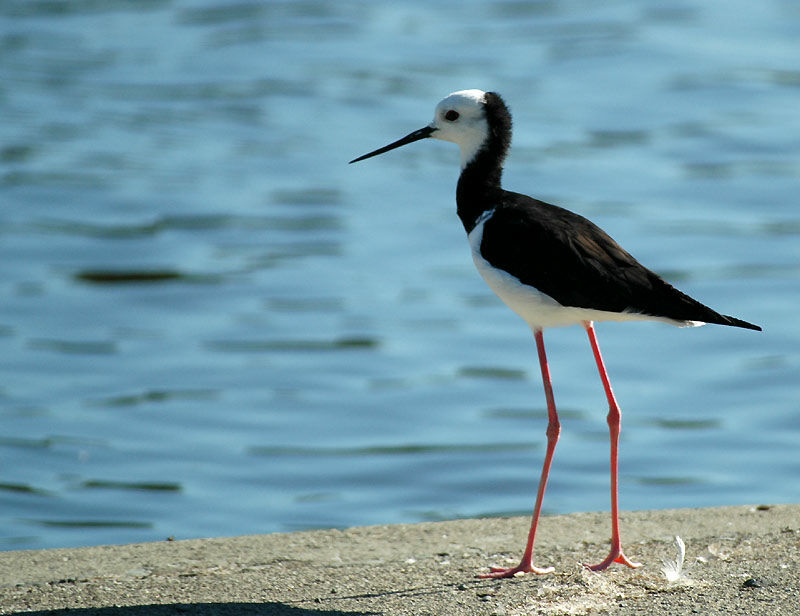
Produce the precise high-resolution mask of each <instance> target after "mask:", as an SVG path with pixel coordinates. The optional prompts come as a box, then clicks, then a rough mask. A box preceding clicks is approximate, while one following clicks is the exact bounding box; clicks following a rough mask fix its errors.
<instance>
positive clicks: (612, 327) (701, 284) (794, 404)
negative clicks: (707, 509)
mask: <svg viewBox="0 0 800 616" xmlns="http://www.w3.org/2000/svg"><path fill="white" fill-rule="evenodd" d="M798 40H800V6H798V4H797V3H796V2H794V1H791V0H767V1H764V2H750V1H745V0H739V1H734V2H724V3H723V2H701V1H699V0H697V1H694V2H690V1H683V2H681V1H679V2H670V3H659V2H621V1H611V2H602V3H600V2H593V1H591V0H582V1H581V0H574V1H555V0H552V1H540V2H522V1H515V2H512V1H506V2H499V1H498V2H477V1H472V2H464V1H462V0H460V1H458V2H455V1H449V2H437V3H430V2H427V1H425V2H423V1H418V0H413V1H410V2H367V1H364V2H347V1H344V2H321V1H312V0H308V1H302V0H286V1H284V2H279V1H269V2H256V1H252V2H247V1H244V2H210V1H206V2H200V1H193V0H183V1H178V0H175V1H168V0H146V1H145V0H128V1H126V0H104V1H97V2H94V1H90V0H82V1H71V0H61V1H59V0H52V1H47V2H44V1H38V0H7V1H5V2H3V3H2V5H0V117H2V122H1V123H0V285H1V286H2V298H3V300H2V302H0V549H22V548H47V547H56V546H80V545H92V544H102V543H125V542H133V541H149V540H161V539H164V538H165V537H168V536H174V537H175V538H190V537H206V536H218V535H239V534H246V533H264V532H274V531H291V530H296V529H307V528H317V527H345V526H352V525H362V524H383V523H395V522H415V521H419V520H439V519H449V518H457V517H465V516H469V517H471V516H487V515H500V514H528V513H529V512H530V509H531V507H532V504H533V499H534V495H535V490H536V483H537V479H538V475H539V469H540V464H541V458H542V453H543V446H544V441H545V438H544V430H545V422H546V414H545V405H544V397H543V394H542V389H541V384H540V377H539V369H538V364H537V360H536V352H535V346H534V343H533V339H532V336H531V335H530V332H529V331H528V330H527V328H526V326H525V325H524V323H523V322H522V321H521V320H519V318H518V317H516V316H515V315H514V314H513V313H511V311H509V310H508V309H507V308H506V307H505V306H503V305H502V304H501V303H500V302H499V300H497V299H496V298H495V297H494V296H493V295H492V294H491V292H490V291H489V290H488V288H487V287H486V286H485V285H484V284H483V282H482V281H481V280H480V279H479V277H478V275H477V273H476V272H475V271H474V269H473V266H472V263H471V260H470V257H469V252H468V249H467V244H466V241H465V238H464V233H463V229H462V228H461V225H460V223H459V221H458V219H457V218H456V216H455V207H454V187H455V181H456V179H457V174H458V152H457V150H456V148H455V147H454V146H453V145H452V144H446V143H442V142H434V141H427V142H422V143H417V144H414V145H412V146H409V147H407V148H404V149H402V150H398V151H396V152H392V153H391V154H388V155H386V156H383V157H380V158H376V159H373V160H370V161H365V162H363V163H359V164H358V165H353V166H348V165H347V164H346V162H347V161H348V160H350V159H351V158H353V157H355V156H357V155H360V154H363V153H364V152H367V151H369V150H372V149H374V148H376V147H379V146H381V145H384V144H385V143H388V142H390V141H392V140H394V139H397V138H399V137H401V136H403V135H405V134H406V133H408V132H410V131H411V130H414V129H416V128H419V127H421V126H423V125H425V124H427V123H428V122H429V121H430V118H431V117H432V111H433V107H434V105H435V104H436V102H437V101H438V100H439V99H440V98H442V97H443V96H444V95H446V94H447V93H449V92H451V91H453V90H458V89H463V88H481V89H484V90H496V91H499V92H501V93H502V94H503V95H504V97H505V98H506V100H507V101H508V102H509V104H510V106H511V108H512V111H513V112H514V114H515V115H514V117H515V129H516V130H515V139H514V147H513V151H512V155H511V157H510V159H509V161H508V165H507V170H506V174H505V183H506V186H507V187H508V188H510V189H513V190H519V191H522V192H526V193H530V194H534V195H536V196H537V197H539V198H542V199H545V200H549V201H552V202H555V203H558V204H561V205H565V206H567V207H570V208H571V209H574V210H576V211H578V212H580V213H582V214H584V215H586V216H588V217H590V218H592V219H593V220H595V221H596V222H597V223H599V224H600V225H601V226H602V227H604V228H605V229H606V230H608V231H609V232H610V233H611V234H612V235H613V236H614V237H615V238H616V239H618V240H619V241H620V242H621V243H623V244H624V245H625V246H626V247H627V248H628V249H629V250H630V251H631V252H632V253H633V254H634V255H636V256H637V257H638V258H639V259H640V260H642V261H643V262H644V263H645V264H647V265H648V266H650V267H652V268H653V269H655V270H657V271H659V272H660V273H662V274H663V275H665V276H666V277H668V278H669V279H670V280H671V281H673V282H674V283H676V284H677V285H678V286H679V287H680V288H682V289H683V290H685V291H686V292H688V293H690V294H692V295H694V296H696V297H698V298H699V299H701V300H702V301H704V302H706V303H708V304H710V305H711V306H714V307H715V308H718V309H719V310H721V311H723V312H725V313H727V314H733V315H736V316H739V317H741V318H745V319H747V320H750V321H753V322H756V323H759V324H761V325H762V326H763V327H764V329H765V331H764V332H763V333H760V334H759V333H755V332H750V331H744V330H738V329H732V328H723V327H713V326H709V327H704V328H699V329H675V328H672V327H669V326H666V325H659V324H647V323H639V324H630V323H629V324H600V325H599V326H598V336H599V339H600V344H601V346H602V348H603V351H604V354H605V357H606V361H607V365H608V368H609V371H610V375H611V378H612V382H613V384H614V387H615V390H616V392H617V394H618V398H619V400H620V402H621V404H622V407H623V411H624V413H625V415H624V419H623V437H622V445H621V446H622V459H621V490H622V496H621V503H622V507H623V508H625V509H644V508H663V507H691V506H710V505H728V504H738V503H758V502H768V503H777V502H798V501H800V484H799V483H798V481H797V477H798V476H799V475H800V454H798V451H800V325H798V319H797V318H796V306H797V302H798V289H799V288H800V210H798V194H800V113H798V111H799V110H800V71H799V70H798V60H799V59H800V52H798V43H797V42H798ZM545 340H546V343H547V345H548V352H549V357H550V361H551V369H552V373H553V378H554V385H555V393H556V399H557V402H558V404H559V405H560V408H561V410H562V425H563V437H562V441H561V443H560V444H559V448H558V450H557V452H556V460H555V464H554V467H553V475H552V480H551V484H550V487H549V491H548V494H547V498H546V500H545V509H546V511H547V512H548V513H564V512H573V511H591V510H606V509H607V508H608V503H609V497H608V471H607V457H608V444H607V428H606V424H605V412H606V404H605V399H604V396H603V392H602V388H601V385H600V382H599V379H598V377H597V375H596V372H595V368H594V364H593V359H592V356H591V352H590V349H589V345H588V342H587V340H586V336H585V334H584V332H583V331H582V330H581V329H580V328H568V329H563V330H548V331H546V332H545ZM677 530H679V529H677ZM671 532H672V531H671Z"/></svg>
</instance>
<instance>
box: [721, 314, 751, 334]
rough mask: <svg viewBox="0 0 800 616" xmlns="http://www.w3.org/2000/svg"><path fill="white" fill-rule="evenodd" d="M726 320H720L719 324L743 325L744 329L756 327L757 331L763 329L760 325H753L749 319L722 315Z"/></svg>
mask: <svg viewBox="0 0 800 616" xmlns="http://www.w3.org/2000/svg"><path fill="white" fill-rule="evenodd" d="M721 316H722V318H723V319H725V320H724V321H719V322H718V324H719V325H731V326H733V327H743V328H744V329H754V330H756V331H757V332H760V331H761V328H760V327H759V326H758V325H753V324H752V323H748V322H747V321H742V320H741V319H737V318H736V317H729V316H728V315H727V314H723V315H721Z"/></svg>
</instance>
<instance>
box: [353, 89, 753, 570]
mask: <svg viewBox="0 0 800 616" xmlns="http://www.w3.org/2000/svg"><path fill="white" fill-rule="evenodd" d="M426 137H432V138H434V139H442V140H444V141H452V142H453V143H455V144H457V145H458V146H459V148H460V149H461V176H460V177H459V179H458V187H457V189H456V202H457V205H458V217H459V218H460V219H461V222H462V224H463V225H464V229H465V231H466V232H467V238H468V240H469V245H470V248H471V250H472V260H473V261H474V263H475V266H476V267H477V268H478V272H480V274H481V276H482V277H483V279H484V280H485V281H486V283H487V284H488V285H489V286H490V287H491V289H492V290H493V291H494V292H495V293H496V294H497V295H498V296H499V297H500V299H501V300H503V302H505V303H506V304H507V305H508V307H509V308H511V309H512V310H513V311H514V312H516V313H517V314H518V315H519V316H521V317H522V318H523V319H524V320H525V321H526V322H527V324H528V325H529V326H530V328H531V329H532V330H533V334H534V338H535V340H536V346H537V350H538V354H539V364H540V366H541V371H542V380H543V383H544V391H545V396H546V399H547V412H548V426H547V450H546V453H545V459H544V466H543V468H542V475H541V478H540V480H539V489H538V492H537V495H536V505H535V507H534V511H533V519H532V521H531V527H530V532H529V534H528V541H527V545H526V547H525V552H524V555H523V557H522V560H521V562H520V563H519V565H517V566H516V567H510V568H499V567H493V568H492V569H491V571H490V572H488V573H484V574H482V575H481V577H510V576H513V575H515V574H518V573H529V572H533V573H549V572H551V571H553V568H552V567H545V568H542V567H536V566H534V564H533V547H534V540H535V537H536V528H537V525H538V523H539V514H540V512H541V507H542V499H543V497H544V492H545V488H546V487H547V478H548V475H549V473H550V465H551V462H552V459H553V452H554V451H555V447H556V443H557V441H558V437H559V434H560V431H561V426H560V423H559V420H558V414H557V412H556V405H555V402H554V398H553V388H552V385H551V382H550V371H549V368H548V365H547V357H546V355H545V349H544V338H543V336H542V330H543V329H544V328H546V327H559V326H566V325H577V324H580V325H582V326H583V327H584V329H585V330H586V332H587V334H588V336H589V342H590V344H591V347H592V352H593V354H594V358H595V361H596V363H597V368H598V371H599V372H600V379H601V381H602V383H603V388H604V389H605V394H606V397H607V399H608V405H609V412H608V417H607V421H608V426H609V431H610V439H611V550H610V552H609V554H608V556H606V558H605V559H603V560H602V561H601V562H600V563H598V564H596V565H586V567H588V568H589V569H591V570H594V571H599V570H603V569H605V568H607V567H608V566H609V565H611V564H612V563H614V562H617V563H621V564H624V565H627V566H628V567H638V566H639V564H638V563H635V562H633V561H631V560H629V559H628V558H627V557H626V556H625V554H624V552H623V551H622V545H621V540H620V532H619V508H618V490H617V447H618V442H619V430H620V417H621V412H620V408H619V405H618V404H617V401H616V399H615V398H614V393H613V392H612V390H611V384H610V382H609V379H608V375H607V373H606V369H605V366H604V365H603V359H602V356H601V355H600V348H599V346H598V343H597V336H596V335H595V330H594V325H593V322H595V321H642V320H650V321H663V322H665V323H670V324H672V325H677V326H678V327H686V326H697V325H704V324H706V323H715V324H718V325H729V326H733V327H743V328H746V329H753V330H759V331H760V330H761V328H760V327H759V326H757V325H753V324H752V323H748V322H746V321H742V320H740V319H736V318H734V317H730V316H726V315H723V314H720V313H718V312H715V311H714V310H712V309H711V308H709V307H708V306H705V305H703V304H701V303H700V302H698V301H696V300H694V299H692V298H691V297H689V296H688V295H686V294H684V293H681V292H680V291H678V290H677V289H676V288H675V287H673V286H672V285H670V284H669V283H667V282H666V281H664V280H663V279H662V278H661V277H660V276H658V275H657V274H655V273H653V272H652V271H650V270H649V269H647V268H646V267H644V266H643V265H641V264H640V263H639V262H638V261H637V260H636V259H634V258H633V257H632V256H631V255H630V254H629V253H628V252H626V251H625V250H624V249H623V248H622V247H621V246H620V245H619V244H617V242H615V241H614V240H613V239H612V238H611V237H609V235H608V234H606V233H605V232H604V231H603V230H602V229H600V228H599V227H597V226H596V225H595V224H594V223H592V222H590V221H589V220H587V219H586V218H584V217H583V216H580V215H578V214H575V213H573V212H570V211H569V210H565V209H563V208H561V207H557V206H555V205H551V204H549V203H544V202H543V201H539V200H538V199H534V198H532V197H529V196H527V195H522V194H519V193H514V192H509V191H507V190H503V188H502V187H501V186H500V176H501V175H502V172H503V161H504V159H505V157H506V154H507V153H508V149H509V145H510V143H511V114H510V113H509V111H508V107H507V106H506V104H505V102H504V101H503V99H502V98H501V97H500V95H499V94H496V93H494V92H483V91H481V90H462V91H460V92H454V93H453V94H450V95H449V96H447V97H446V98H445V99H443V100H442V101H441V102H440V103H439V104H438V105H437V106H436V112H435V115H434V118H433V122H431V123H430V124H429V125H427V126H425V127H424V128H421V129H419V130H417V131H414V132H412V133H410V134H408V135H407V136H405V137H403V138H402V139H399V140H398V141H395V142H393V143H390V144H389V145H387V146H385V147H383V148H380V149H377V150H375V151H373V152H370V153H369V154H365V155H364V156H360V157H358V158H356V159H354V160H352V161H350V162H351V163H354V162H357V161H360V160H364V159H365V158H370V157H371V156H376V155H378V154H383V153H384V152H388V151H389V150H393V149H395V148H398V147H400V146H403V145H406V144H408V143H413V142H414V141H418V140H420V139H425V138H426Z"/></svg>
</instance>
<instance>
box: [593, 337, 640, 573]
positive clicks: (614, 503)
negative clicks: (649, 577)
mask: <svg viewBox="0 0 800 616" xmlns="http://www.w3.org/2000/svg"><path fill="white" fill-rule="evenodd" d="M583 326H584V327H585V328H586V333H587V334H589V342H590V343H591V345H592V352H593V353H594V359H595V361H596V362H597V369H598V371H599V372H600V380H601V381H603V388H604V389H605V390H606V397H607V398H608V417H607V418H606V420H607V422H608V430H609V434H610V437H611V551H610V552H609V553H608V556H606V558H605V560H603V562H601V563H599V564H597V565H587V564H584V566H585V567H586V568H587V569H591V570H592V571H602V570H603V569H606V568H607V567H608V566H609V565H611V563H621V564H623V565H627V566H628V567H631V568H632V569H635V568H636V567H641V566H642V565H641V564H640V563H635V562H632V561H630V560H628V558H627V557H626V556H625V554H624V553H623V552H622V542H621V540H620V536H619V492H618V489H617V450H618V445H619V430H620V419H621V417H622V411H620V408H619V405H618V404H617V400H616V399H615V398H614V392H613V391H612V390H611V382H610V381H609V380H608V373H607V372H606V367H605V365H604V364H603V356H602V355H600V346H599V345H598V344H597V336H596V335H595V333H594V325H593V324H592V322H591V321H585V322H584V323H583Z"/></svg>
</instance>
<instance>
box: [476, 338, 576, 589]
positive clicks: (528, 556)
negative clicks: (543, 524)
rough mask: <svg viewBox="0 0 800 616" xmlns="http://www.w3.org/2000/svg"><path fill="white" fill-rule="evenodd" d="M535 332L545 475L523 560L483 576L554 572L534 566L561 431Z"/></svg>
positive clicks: (542, 477) (543, 472) (496, 576)
mask: <svg viewBox="0 0 800 616" xmlns="http://www.w3.org/2000/svg"><path fill="white" fill-rule="evenodd" d="M533 335H534V337H535V338H536V349H537V350H538V351H539V365H540V366H541V368H542V382H543V383H544V395H545V397H546V398H547V417H548V423H547V451H546V453H545V456H544V465H543V466H542V476H541V478H540V479H539V490H538V491H537V493H536V505H535V507H534V508H533V518H532V519H531V529H530V531H529V532H528V543H527V545H526V546H525V553H524V554H523V555H522V560H521V561H520V563H519V564H518V565H517V566H516V567H511V568H508V569H504V568H502V567H492V568H491V571H490V572H489V573H482V574H481V575H480V576H479V577H482V578H503V577H512V576H513V575H514V574H516V573H537V574H540V575H541V574H544V573H551V572H552V571H554V569H553V567H544V568H542V567H535V566H534V565H533V543H534V541H535V540H536V527H537V526H538V525H539V514H540V513H541V511H542V500H543V499H544V491H545V489H546V488H547V478H548V476H549V475H550V465H551V464H552V463H553V453H554V452H555V450H556V443H557V442H558V436H559V434H561V423H560V422H559V421H558V413H557V412H556V403H555V398H554V397H553V384H552V383H551V382H550V368H549V367H548V366H547V356H546V355H545V352H544V337H543V336H542V330H541V329H534V330H533Z"/></svg>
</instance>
